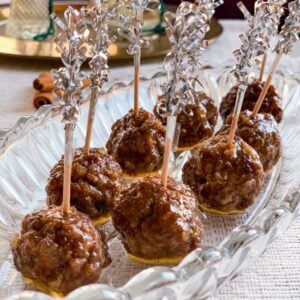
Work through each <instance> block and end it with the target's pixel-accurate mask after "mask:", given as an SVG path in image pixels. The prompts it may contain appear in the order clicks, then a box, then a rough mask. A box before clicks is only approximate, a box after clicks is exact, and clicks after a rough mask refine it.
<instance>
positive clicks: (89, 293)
mask: <svg viewBox="0 0 300 300" xmlns="http://www.w3.org/2000/svg"><path fill="white" fill-rule="evenodd" d="M220 74H222V75H221V76H220ZM201 77H202V78H201V80H202V82H204V85H205V87H204V88H205V90H206V92H207V93H208V94H209V95H210V96H211V97H212V98H213V99H215V100H216V102H217V103H219V101H220V99H221V97H222V96H223V95H224V94H225V93H226V92H227V91H228V89H229V88H230V86H232V84H233V80H232V77H231V76H230V75H229V71H228V69H226V68H222V69H220V68H219V69H215V68H212V67H207V68H206V69H205V70H203V73H202V75H201ZM164 79H165V78H164V74H163V73H156V74H154V75H153V76H151V77H149V78H143V79H142V80H141V95H140V99H141V105H142V106H143V107H144V108H146V109H147V110H152V107H153V104H154V103H155V100H156V95H157V84H158V83H159V82H160V81H162V80H164ZM274 83H275V85H276V86H277V88H278V91H279V92H280V93H281V94H282V95H283V99H284V100H283V101H284V103H283V106H284V109H285V116H284V120H283V122H282V123H281V125H280V128H281V135H282V139H283V155H282V159H281V161H280V162H279V163H278V164H277V166H275V167H274V169H273V171H272V173H271V174H270V175H269V176H268V177H267V179H266V182H265V188H264V191H263V192H262V194H261V195H260V197H259V199H258V200H257V202H256V204H255V205H254V206H252V207H251V208H250V209H248V210H247V211H246V213H244V214H242V215H232V216H217V215H211V214H207V215H206V216H204V218H203V221H204V224H205V228H206V238H205V241H204V243H203V247H202V248H201V249H197V250H195V251H193V252H192V253H190V254H189V255H188V256H187V257H186V258H185V259H184V260H183V261H182V262H181V263H180V264H179V265H178V266H174V267H163V266H153V267H150V268H149V266H145V265H142V264H138V263H134V262H131V261H130V260H128V258H127V256H126V253H125V251H124V250H123V248H122V246H121V243H120V241H119V239H118V237H117V235H116V234H115V232H114V230H113V228H112V226H111V224H110V223H108V224H107V225H105V226H104V230H105V231H106V232H107V234H108V236H109V247H110V252H111V256H112V259H113V262H112V264H111V265H110V266H109V267H108V268H106V269H105V270H104V271H103V273H102V274H101V278H100V280H99V284H93V285H89V286H85V287H82V288H79V289H77V290H75V291H73V292H72V293H70V294H69V295H68V296H67V297H66V299H90V300H92V299H95V300H96V299H97V300H101V299H120V300H121V299H122V300H127V299H128V300H129V299H135V300H136V299H143V300H146V299H164V300H167V299H170V300H171V299H172V300H175V299H180V300H182V299H202V298H205V297H207V296H209V295H211V294H212V293H213V292H214V291H215V290H216V289H217V288H218V287H220V286H221V285H222V284H223V283H224V282H226V281H228V280H230V279H231V278H233V277H234V276H236V275H237V274H238V273H239V272H240V271H241V270H242V269H244V268H245V267H246V266H247V264H248V263H249V262H251V261H252V260H253V259H254V258H256V257H258V256H259V255H260V254H262V253H263V252H264V250H265V249H266V247H267V246H268V245H269V244H270V243H271V242H272V241H273V240H274V239H275V238H276V237H278V236H279V235H280V234H281V233H282V232H283V231H285V230H286V229H287V228H288V227H289V225H290V224H291V222H292V221H293V220H294V219H295V218H296V217H297V216H298V215H299V211H300V205H299V202H300V192H299V191H298V187H299V184H300V176H299V175H300V159H299V157H300V139H299V136H300V123H299V121H298V120H299V114H300V101H299V99H300V79H299V78H297V77H296V76H294V75H293V74H291V72H289V71H288V69H287V68H283V69H281V70H279V71H278V72H277V74H276V77H275V79H274ZM132 99H133V89H132V84H131V82H130V81H128V82H126V81H122V82H115V83H113V84H111V85H110V86H108V87H107V90H106V91H105V93H103V95H102V96H101V99H99V102H98V109H97V116H96V119H95V132H94V136H93V141H92V143H93V146H97V147H103V146H105V143H106V141H107V138H108V136H109V134H110V128H111V125H112V124H113V122H114V121H115V120H117V119H118V118H120V117H121V116H123V115H124V114H125V113H126V112H127V111H128V109H130V108H131V106H132ZM87 107H88V106H87V104H86V103H85V104H83V106H82V117H81V120H80V123H79V124H78V126H77V129H76V146H78V147H79V146H82V145H83V142H84V132H85V124H86V118H87ZM60 119H61V118H60V116H59V114H58V110H57V108H55V107H50V106H48V107H43V108H41V109H40V110H39V111H38V112H37V113H36V114H35V115H33V116H29V117H23V118H21V119H20V120H19V121H18V123H17V124H16V125H15V127H14V128H13V129H11V130H10V131H8V132H4V131H3V132H0V249H1V252H0V299H6V298H8V299H52V298H51V297H50V296H48V295H45V294H43V293H41V292H37V291H34V290H33V288H32V287H30V286H25V285H24V283H23V280H22V276H21V274H20V273H19V272H17V271H16V270H15V268H14V265H13V261H12V255H11V252H10V240H11V239H12V237H13V236H14V234H15V233H16V232H18V231H19V230H20V223H21V221H22V219H23V217H24V215H25V214H27V213H29V212H31V211H33V210H35V209H38V208H40V207H42V206H44V205H45V185H46V181H47V178H48V176H49V171H50V169H51V168H52V167H53V165H54V164H55V163H56V162H57V161H58V159H59V158H60V157H61V154H62V153H63V147H64V146H63V145H64V132H63V124H62V123H61V122H60ZM187 155H188V154H184V155H181V156H180V157H179V158H177V159H176V160H173V162H172V164H171V174H172V175H173V176H175V177H178V178H180V166H181V165H182V164H183V162H184V161H185V159H186V158H187ZM205 217H206V218H205Z"/></svg>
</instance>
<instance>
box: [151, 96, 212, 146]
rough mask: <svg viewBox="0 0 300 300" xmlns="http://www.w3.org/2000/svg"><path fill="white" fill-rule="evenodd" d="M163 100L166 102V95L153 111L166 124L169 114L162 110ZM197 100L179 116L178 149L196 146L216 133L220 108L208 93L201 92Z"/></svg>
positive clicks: (188, 105) (187, 106)
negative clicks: (218, 108)
mask: <svg viewBox="0 0 300 300" xmlns="http://www.w3.org/2000/svg"><path fill="white" fill-rule="evenodd" d="M163 102H165V98H164V97H162V98H160V100H159V101H158V103H157V104H156V105H155V106H154V109H153V111H154V114H155V116H156V117H157V118H159V119H160V120H161V121H162V123H163V124H164V125H166V124H167V116H166V114H164V115H163V114H162V113H161V112H160V106H161V104H162V103H163ZM195 102H196V103H195V104H187V105H186V106H185V107H184V108H183V110H182V111H181V112H180V113H179V114H178V116H177V122H178V123H179V124H180V135H179V141H178V148H177V150H178V151H182V150H186V149H192V148H195V147H196V146H197V145H199V143H201V142H202V141H203V140H205V139H207V138H209V137H211V136H212V135H213V133H214V129H215V126H216V124H217V119H218V110H217V108H216V106H215V104H214V101H213V100H212V99H211V98H210V97H208V96H207V95H206V94H204V93H199V94H197V98H196V101H195Z"/></svg>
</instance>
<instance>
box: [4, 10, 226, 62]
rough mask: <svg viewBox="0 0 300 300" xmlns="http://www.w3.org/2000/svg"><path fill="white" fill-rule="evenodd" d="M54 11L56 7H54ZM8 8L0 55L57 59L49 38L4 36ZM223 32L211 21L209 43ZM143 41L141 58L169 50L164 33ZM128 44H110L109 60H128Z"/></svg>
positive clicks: (150, 17)
mask: <svg viewBox="0 0 300 300" xmlns="http://www.w3.org/2000/svg"><path fill="white" fill-rule="evenodd" d="M55 10H58V11H59V10H61V8H60V9H58V7H55ZM9 13H10V8H9V7H0V55H6V56H19V57H26V58H38V59H47V60H50V59H58V58H59V54H58V53H57V51H56V46H55V44H54V43H53V42H52V40H51V38H50V39H48V40H46V41H43V42H36V41H32V40H21V39H17V38H14V37H9V36H6V35H5V26H6V23H7V20H8V17H9ZM159 17H160V16H159V14H157V15H156V16H155V15H153V14H148V15H147V14H146V15H145V22H146V24H147V25H148V26H151V22H156V24H157V20H158V18H159ZM222 32H223V28H222V26H221V25H220V24H219V23H218V21H217V20H215V19H213V20H212V23H211V30H210V32H208V34H207V39H208V40H209V42H213V41H214V40H215V39H216V38H217V37H219V36H220V35H221V34H222ZM145 39H147V40H148V42H149V47H148V48H145V49H143V50H142V58H151V57H160V56H164V55H166V54H167V52H168V51H169V49H170V44H169V40H168V38H167V36H166V34H165V32H164V31H161V32H152V33H147V34H145ZM127 46H128V42H127V41H125V40H117V41H116V42H115V43H113V44H111V46H110V48H109V53H110V59H111V60H121V59H130V58H131V56H130V55H129V54H128V53H127Z"/></svg>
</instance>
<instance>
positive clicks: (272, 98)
mask: <svg viewBox="0 0 300 300" xmlns="http://www.w3.org/2000/svg"><path fill="white" fill-rule="evenodd" d="M263 85H264V82H260V81H258V80H255V81H253V82H252V83H251V84H249V85H248V87H247V90H246V94H245V97H244V102H243V106H242V110H247V109H248V110H250V111H252V110H253V108H254V106H255V103H256V101H257V100H258V97H259V95H260V93H261V91H262V89H263ZM237 90H238V87H237V86H234V87H232V88H231V89H230V90H229V92H228V94H227V95H226V96H225V97H224V98H223V99H222V102H221V105H220V114H221V116H222V118H223V120H225V119H226V118H227V117H228V116H229V115H230V114H231V113H232V112H233V108H234V104H235V101H236V94H237ZM281 105H282V99H281V98H280V97H279V95H278V94H277V92H276V90H275V87H274V86H273V85H270V87H269V89H268V92H267V95H266V97H265V99H264V101H263V103H262V106H261V108H260V111H259V112H263V113H270V114H271V115H273V117H274V118H275V120H276V121H277V122H278V123H279V122H281V120H282V116H283V110H282V107H281Z"/></svg>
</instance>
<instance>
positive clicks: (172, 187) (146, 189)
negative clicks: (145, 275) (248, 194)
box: [112, 176, 204, 262]
mask: <svg viewBox="0 0 300 300" xmlns="http://www.w3.org/2000/svg"><path fill="white" fill-rule="evenodd" d="M112 219H113V223H114V226H115V228H116V229H117V231H118V232H119V233H120V235H121V239H122V242H123V245H124V246H125V248H126V250H127V252H128V253H129V254H131V255H134V256H136V257H139V258H142V259H144V261H143V262H145V260H158V262H159V261H160V260H161V259H162V260H164V261H165V259H173V258H179V257H180V258H183V257H184V256H185V255H187V254H188V253H189V252H190V251H192V250H194V249H195V248H197V247H199V246H200V245H201V242H202V239H203V235H204V230H203V225H202V222H201V220H200V217H199V215H198V213H197V210H196V199H195V196H194V195H193V193H192V191H191V190H190V189H189V188H188V187H187V186H185V185H184V184H182V183H179V182H176V181H175V180H174V179H172V178H170V177H169V178H168V182H167V188H166V189H165V188H164V187H163V186H162V184H161V179H160V177H159V176H151V177H145V178H143V179H140V180H138V181H136V182H134V183H132V184H131V185H130V186H129V187H128V189H127V190H124V191H123V192H122V193H121V195H120V199H119V201H117V202H116V206H115V209H114V210H113V214H112Z"/></svg>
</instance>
